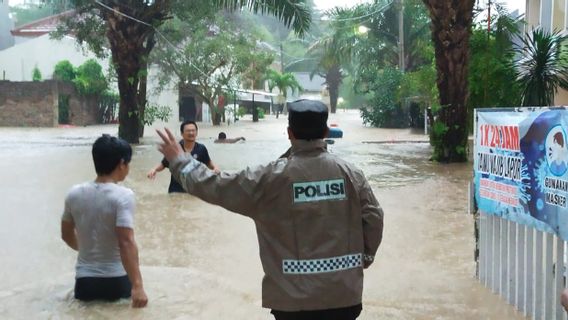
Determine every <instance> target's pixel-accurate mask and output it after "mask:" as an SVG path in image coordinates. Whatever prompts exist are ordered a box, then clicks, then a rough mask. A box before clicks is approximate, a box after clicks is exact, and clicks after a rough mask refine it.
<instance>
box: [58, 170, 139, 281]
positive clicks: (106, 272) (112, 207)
mask: <svg viewBox="0 0 568 320" xmlns="http://www.w3.org/2000/svg"><path fill="white" fill-rule="evenodd" d="M134 209H135V199H134V192H132V190H130V189H128V188H125V187H123V186H119V185H117V184H115V183H97V182H94V181H90V182H85V183H82V184H78V185H76V186H74V187H73V188H71V190H70V191H69V194H68V195H67V198H66V199H65V209H64V211H63V217H62V219H63V220H66V221H72V222H74V224H75V228H76V229H77V240H78V244H79V256H78V257H77V265H76V278H83V277H101V278H109V277H121V276H124V275H126V271H125V270H124V267H123V266H122V261H121V259H120V249H119V247H118V239H117V237H116V231H115V227H125V228H134Z"/></svg>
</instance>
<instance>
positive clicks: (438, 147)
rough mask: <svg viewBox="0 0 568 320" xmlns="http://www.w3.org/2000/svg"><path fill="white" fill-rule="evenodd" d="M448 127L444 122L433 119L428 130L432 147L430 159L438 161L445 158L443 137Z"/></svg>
mask: <svg viewBox="0 0 568 320" xmlns="http://www.w3.org/2000/svg"><path fill="white" fill-rule="evenodd" d="M448 130H449V128H448V126H447V125H446V124H444V123H443V122H441V121H434V123H433V124H432V127H431V130H430V145H432V146H433V147H434V148H433V149H434V150H433V155H432V160H434V161H440V160H442V159H444V158H445V155H444V149H445V147H446V146H445V143H444V137H445V135H446V133H447V132H448Z"/></svg>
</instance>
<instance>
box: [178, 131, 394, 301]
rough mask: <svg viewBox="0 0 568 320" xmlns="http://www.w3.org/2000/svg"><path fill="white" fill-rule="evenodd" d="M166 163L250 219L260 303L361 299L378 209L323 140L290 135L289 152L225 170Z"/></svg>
mask: <svg viewBox="0 0 568 320" xmlns="http://www.w3.org/2000/svg"><path fill="white" fill-rule="evenodd" d="M170 169H171V170H172V174H173V175H174V177H175V178H176V179H178V181H180V183H181V184H182V185H183V186H184V188H185V189H186V190H187V191H188V192H189V193H191V194H193V195H195V196H197V197H199V198H201V199H203V200H205V201H207V202H209V203H212V204H215V205H219V206H221V207H223V208H225V209H228V210H230V211H233V212H236V213H239V214H242V215H245V216H248V217H250V218H252V219H253V220H254V222H255V225H256V229H257V234H258V242H259V249H260V259H261V261H262V266H263V269H264V273H265V276H264V279H263V281H262V301H263V303H262V305H263V306H264V307H266V308H272V309H277V310H282V311H299V310H320V309H329V308H341V307H347V306H352V305H356V304H359V303H361V298H362V291H363V265H364V264H365V263H366V264H367V265H369V264H370V263H371V262H372V259H373V257H374V255H375V252H376V251H377V248H378V247H379V244H380V242H381V239H382V232H383V211H382V209H381V207H380V206H379V203H378V202H377V200H376V198H375V196H374V195H373V192H372V190H371V188H370V186H369V184H368V182H367V180H366V179H365V177H364V175H363V172H362V171H361V170H359V169H357V168H356V167H354V166H353V165H351V164H349V163H347V162H345V161H343V160H342V159H340V158H338V157H337V156H335V155H333V154H330V153H328V152H327V150H326V143H325V142H324V141H323V140H313V141H305V140H296V141H293V142H292V150H291V154H290V156H289V157H288V158H284V159H279V160H277V161H275V162H271V163H269V164H268V165H266V166H259V167H256V168H247V169H246V170H243V171H240V172H237V173H232V174H229V173H225V172H222V173H220V174H215V173H214V172H213V171H210V170H208V169H207V167H205V166H204V165H202V164H201V163H199V162H198V161H195V160H193V159H192V158H190V157H186V156H180V157H178V158H177V159H175V160H174V161H172V164H171V166H170ZM365 261H366V262H365Z"/></svg>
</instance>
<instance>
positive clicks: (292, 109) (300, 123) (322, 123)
mask: <svg viewBox="0 0 568 320" xmlns="http://www.w3.org/2000/svg"><path fill="white" fill-rule="evenodd" d="M327 116H328V111H327V106H326V105H325V104H324V103H323V102H321V101H317V100H306V99H304V100H297V101H294V102H291V103H289V104H288V125H289V126H290V129H292V132H293V133H294V135H295V136H296V138H299V139H304V140H311V139H321V138H322V137H323V135H324V134H325V130H326V128H327Z"/></svg>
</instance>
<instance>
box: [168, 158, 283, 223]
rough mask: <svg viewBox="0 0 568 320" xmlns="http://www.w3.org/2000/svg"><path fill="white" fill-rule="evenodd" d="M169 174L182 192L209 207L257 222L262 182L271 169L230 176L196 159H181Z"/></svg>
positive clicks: (263, 168)
mask: <svg viewBox="0 0 568 320" xmlns="http://www.w3.org/2000/svg"><path fill="white" fill-rule="evenodd" d="M170 170H171V172H172V175H173V176H174V178H175V179H176V180H177V181H178V182H179V183H180V184H181V185H182V186H183V188H184V189H185V190H186V191H187V192H189V193H191V194H193V195H195V196H197V197H199V198H200V199H202V200H204V201H207V202H209V203H212V204H215V205H218V206H221V207H223V208H225V209H227V210H230V211H233V212H236V213H239V214H242V215H245V216H249V217H252V218H254V216H255V215H256V213H257V211H258V203H259V200H260V198H261V197H262V195H263V188H262V187H261V185H262V182H263V181H265V180H266V178H267V177H268V176H269V175H267V174H266V173H268V172H270V171H271V170H272V168H271V167H270V165H269V166H261V167H258V168H257V169H254V170H253V169H249V168H247V169H246V170H243V171H240V172H238V173H234V174H229V173H226V172H221V173H220V174H216V173H215V172H213V171H211V170H208V169H207V167H206V166H205V165H203V164H202V163H201V162H199V161H197V160H195V159H193V157H190V156H186V155H182V156H179V157H177V158H176V159H175V160H174V161H172V163H171V165H170Z"/></svg>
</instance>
